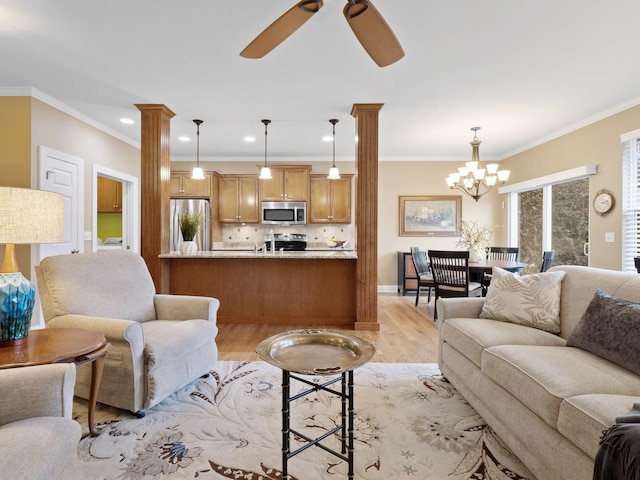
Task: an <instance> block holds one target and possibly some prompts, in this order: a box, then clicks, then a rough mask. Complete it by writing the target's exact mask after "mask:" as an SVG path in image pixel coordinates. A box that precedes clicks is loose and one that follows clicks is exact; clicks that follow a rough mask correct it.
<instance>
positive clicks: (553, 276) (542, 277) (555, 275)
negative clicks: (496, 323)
mask: <svg viewBox="0 0 640 480" xmlns="http://www.w3.org/2000/svg"><path fill="white" fill-rule="evenodd" d="M563 278H564V272H563V271H557V272H544V273H535V274H532V275H516V274H515V273H512V272H508V271H506V270H503V269H501V268H497V267H494V268H493V275H492V278H491V284H490V285H489V290H488V291H487V298H486V299H485V302H484V305H483V306H482V311H481V312H480V318H489V319H492V320H501V321H503V322H512V323H517V324H519V325H525V326H527V327H534V328H539V329H541V330H545V331H547V332H551V333H560V287H561V282H562V279H563Z"/></svg>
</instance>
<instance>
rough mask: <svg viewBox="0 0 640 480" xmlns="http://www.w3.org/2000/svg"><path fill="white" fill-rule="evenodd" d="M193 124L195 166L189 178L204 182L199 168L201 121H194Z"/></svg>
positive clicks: (202, 173)
mask: <svg viewBox="0 0 640 480" xmlns="http://www.w3.org/2000/svg"><path fill="white" fill-rule="evenodd" d="M193 123H195V124H196V145H197V147H196V148H197V150H196V166H195V168H194V169H193V172H192V173H191V178H192V179H194V180H204V172H203V171H202V168H200V124H201V123H202V120H194V121H193Z"/></svg>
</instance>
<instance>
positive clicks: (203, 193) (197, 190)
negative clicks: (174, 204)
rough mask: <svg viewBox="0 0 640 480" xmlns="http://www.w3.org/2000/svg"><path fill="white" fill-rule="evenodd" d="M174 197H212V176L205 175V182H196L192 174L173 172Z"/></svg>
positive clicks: (172, 188) (172, 191) (172, 187)
mask: <svg viewBox="0 0 640 480" xmlns="http://www.w3.org/2000/svg"><path fill="white" fill-rule="evenodd" d="M170 190H171V196H172V197H210V196H211V174H208V173H205V174H204V180H194V179H192V178H191V172H171V187H170Z"/></svg>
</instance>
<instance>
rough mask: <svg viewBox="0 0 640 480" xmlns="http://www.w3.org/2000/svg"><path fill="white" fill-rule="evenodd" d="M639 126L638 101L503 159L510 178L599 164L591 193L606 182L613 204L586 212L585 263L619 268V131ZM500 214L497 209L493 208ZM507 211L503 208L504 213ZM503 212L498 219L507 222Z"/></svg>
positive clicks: (591, 185)
mask: <svg viewBox="0 0 640 480" xmlns="http://www.w3.org/2000/svg"><path fill="white" fill-rule="evenodd" d="M638 128H640V106H636V107H633V108H630V109H628V110H625V111H623V112H621V113H618V114H615V115H612V116H610V117H607V118H605V119H603V120H600V121H598V122H595V123H593V124H591V125H588V126H586V127H583V128H580V129H578V130H576V131H574V132H571V133H568V134H566V135H563V136H562V137H559V138H557V139H555V140H552V141H550V142H547V143H545V144H543V145H540V146H538V147H535V148H532V149H530V150H527V151H525V152H523V153H520V154H517V155H514V156H512V157H509V158H507V159H505V160H504V161H503V165H504V166H505V167H506V168H509V169H510V170H511V178H510V179H509V183H517V182H522V181H525V180H531V179H533V178H536V177H541V176H544V175H549V174H552V173H556V172H561V171H563V170H569V169H571V168H575V167H579V166H582V165H591V164H593V165H597V167H598V173H597V174H596V175H593V176H591V177H590V180H589V198H590V199H591V201H592V200H593V197H594V195H595V193H596V192H597V191H598V190H600V189H602V188H606V189H608V190H610V191H611V192H613V195H614V197H615V199H616V202H617V204H616V207H615V208H614V209H613V211H612V212H611V213H610V214H609V215H607V216H606V217H604V218H602V217H600V216H599V215H596V214H595V213H594V212H593V209H592V208H591V209H590V212H589V243H590V247H591V248H590V253H591V254H590V256H589V264H590V266H592V267H600V268H608V269H613V270H620V269H621V268H622V248H621V243H620V238H621V222H622V220H621V219H622V215H621V208H620V200H621V198H622V144H621V143H620V135H621V134H624V133H627V132H630V131H633V130H636V129H638ZM497 214H498V215H500V212H499V211H497ZM505 215H506V213H505ZM505 218H506V217H505V216H502V222H503V223H504V222H505ZM605 232H614V234H615V242H614V243H605V241H604V234H605Z"/></svg>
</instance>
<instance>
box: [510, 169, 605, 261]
mask: <svg viewBox="0 0 640 480" xmlns="http://www.w3.org/2000/svg"><path fill="white" fill-rule="evenodd" d="M594 173H596V167H595V165H587V166H584V167H579V168H576V169H572V170H568V171H565V172H560V173H557V174H554V175H548V176H546V177H541V178H537V179H534V180H530V181H527V182H521V183H518V184H514V185H509V186H506V187H501V188H500V189H498V192H499V193H509V194H510V195H509V226H508V229H509V230H508V231H509V245H518V246H519V247H520V260H521V261H523V262H526V263H528V264H529V265H530V266H529V267H528V268H527V269H525V272H526V273H534V272H539V271H540V266H541V264H542V254H543V252H544V251H545V250H555V251H556V257H555V262H554V264H555V265H588V263H589V262H588V257H587V253H588V247H587V245H586V243H587V242H588V241H589V240H588V235H589V179H588V177H589V176H590V175H593V174H594Z"/></svg>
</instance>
